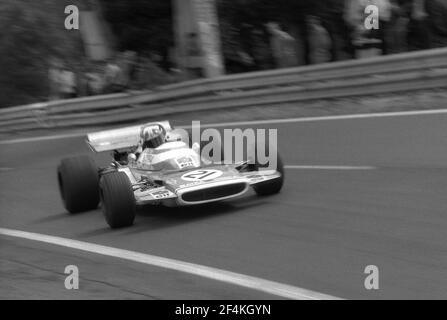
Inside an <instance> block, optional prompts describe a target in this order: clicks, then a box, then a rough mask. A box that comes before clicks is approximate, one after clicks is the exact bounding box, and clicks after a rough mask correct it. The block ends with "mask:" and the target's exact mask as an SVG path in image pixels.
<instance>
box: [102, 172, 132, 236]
mask: <svg viewBox="0 0 447 320" xmlns="http://www.w3.org/2000/svg"><path fill="white" fill-rule="evenodd" d="M100 194H101V200H102V210H103V213H104V217H105V219H106V221H107V223H108V225H109V226H110V227H111V228H123V227H128V226H131V225H132V224H133V222H134V220H135V211H136V204H135V196H134V193H133V190H132V185H131V183H130V181H129V178H128V177H127V175H126V174H125V173H123V172H111V173H108V174H105V175H104V176H102V178H101V182H100Z"/></svg>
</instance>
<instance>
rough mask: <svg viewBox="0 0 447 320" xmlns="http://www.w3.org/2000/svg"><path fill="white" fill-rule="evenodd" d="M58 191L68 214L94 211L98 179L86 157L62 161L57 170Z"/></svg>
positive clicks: (95, 167)
mask: <svg viewBox="0 0 447 320" xmlns="http://www.w3.org/2000/svg"><path fill="white" fill-rule="evenodd" d="M57 178H58V183H59V191H60V194H61V197H62V200H63V202H64V206H65V209H67V211H68V212H70V213H78V212H84V211H89V210H94V209H96V208H97V207H98V204H99V178H98V168H97V166H96V164H95V162H94V161H93V160H92V159H91V158H90V157H88V156H80V157H74V158H67V159H63V160H62V161H61V163H60V165H59V167H58V168H57Z"/></svg>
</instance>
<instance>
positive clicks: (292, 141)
mask: <svg viewBox="0 0 447 320" xmlns="http://www.w3.org/2000/svg"><path fill="white" fill-rule="evenodd" d="M446 124H447V114H431V115H430V114H429V115H413V116H402V117H381V118H362V119H345V120H341V119H339V120H335V121H312V122H297V123H283V124H271V125H269V124H262V125H260V126H258V127H263V128H277V129H278V135H279V150H280V153H281V155H282V157H283V159H284V162H285V163H286V164H287V165H290V166H354V167H355V166H360V167H362V166H371V167H374V168H375V169H372V170H336V169H334V170H322V169H321V168H320V169H318V167H315V169H311V167H309V168H307V169H306V167H290V168H289V169H287V170H286V182H285V185H284V188H283V190H282V192H281V193H280V194H279V195H275V196H271V197H266V198H258V197H256V196H255V195H254V194H253V193H251V194H250V195H248V196H246V197H244V198H242V199H239V200H237V201H232V202H224V203H220V204H214V205H210V206H204V207H200V208H188V209H184V208H180V209H163V208H162V209H155V208H153V207H149V208H146V210H141V211H140V212H139V213H138V215H137V219H136V221H135V225H134V226H133V227H130V228H126V229H120V230H110V229H109V228H108V227H107V225H106V223H105V221H104V219H103V216H102V213H101V211H100V210H96V211H92V212H88V213H84V214H79V215H69V214H68V213H66V212H65V210H64V208H63V206H62V204H61V201H60V199H59V194H58V189H57V183H56V166H57V164H58V162H59V161H60V159H62V158H64V157H67V156H72V155H78V154H89V153H90V152H89V150H88V149H87V147H86V146H85V144H84V142H83V139H82V138H80V137H71V138H64V139H55V140H44V141H33V142H20V143H12V144H2V145H0V210H1V214H0V227H2V228H9V229H17V230H24V231H30V232H35V233H41V234H46V235H54V236H59V237H64V238H69V239H76V240H81V241H86V242H90V243H95V244H101V245H106V246H110V247H114V248H122V249H127V250H132V251H136V252H142V253H148V254H153V255H157V256H161V257H166V258H172V259H178V260H181V261H187V262H191V263H195V264H199V265H204V266H209V267H214V268H219V269H224V270H229V271H233V272H237V273H241V274H246V275H250V276H254V277H259V278H262V279H267V280H271V281H275V282H280V283H284V284H288V285H292V286H296V287H300V288H305V289H309V290H313V291H316V292H320V293H324V294H328V295H331V296H335V297H340V298H347V299H392V298H404V299H428V298H432V299H447V231H446V230H447V217H446V216H447V197H446V192H447V130H446ZM250 127H255V126H250ZM96 160H97V162H98V163H100V164H103V163H105V162H106V161H107V157H105V156H99V157H96ZM300 168H301V169H300ZM70 264H75V265H77V266H78V267H79V270H80V289H79V290H71V291H69V290H66V289H65V288H64V279H65V276H66V275H65V274H64V273H63V271H64V268H65V266H66V265H70ZM367 265H376V266H377V267H378V268H379V271H380V278H379V284H380V287H379V290H366V289H365V287H364V280H365V277H366V274H364V269H365V267H366V266H367ZM0 272H1V274H0V298H7V299H9V298H38V299H46V298H62V299H70V298H98V299H102V298H143V299H275V298H280V297H277V296H274V295H270V294H267V293H263V292H260V291H258V290H251V289H247V288H243V287H240V286H237V285H232V284H228V283H222V282H219V281H214V280H210V279H206V278H201V277H197V276H194V275H190V274H186V273H181V272H176V271H172V270H166V269H163V268H158V267H153V266H148V265H144V264H139V263H136V262H129V261H124V260H120V259H117V258H112V257H105V256H101V255H95V254H92V253H86V252H83V251H78V250H72V249H68V248H64V247H59V246H56V245H49V244H45V243H40V242H35V241H30V240H26V239H18V238H14V237H8V236H0Z"/></svg>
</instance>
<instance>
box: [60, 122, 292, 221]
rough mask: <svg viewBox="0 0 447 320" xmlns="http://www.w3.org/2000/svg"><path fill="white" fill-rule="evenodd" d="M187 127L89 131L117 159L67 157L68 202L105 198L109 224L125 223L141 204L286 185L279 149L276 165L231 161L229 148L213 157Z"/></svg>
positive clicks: (63, 170) (202, 199)
mask: <svg viewBox="0 0 447 320" xmlns="http://www.w3.org/2000/svg"><path fill="white" fill-rule="evenodd" d="M185 132H186V131H185V130H182V129H174V128H172V127H171V125H170V124H169V122H167V121H164V122H156V123H148V124H144V125H141V126H134V127H127V128H122V129H115V130H107V131H102V132H97V133H91V134H88V135H87V140H86V142H87V144H88V146H89V147H90V148H91V149H92V150H93V151H95V152H105V151H110V152H112V156H113V161H112V163H111V164H110V165H109V166H107V167H102V168H99V167H97V166H96V164H95V162H94V161H93V159H91V158H90V157H88V156H78V157H73V158H67V159H63V160H62V161H61V163H60V165H59V166H58V169H57V177H58V184H59V190H60V194H61V197H62V200H63V203H64V206H65V208H66V209H67V211H69V212H70V213H78V212H83V211H89V210H94V209H96V208H97V207H98V205H99V203H100V202H101V203H102V205H101V206H102V210H103V213H104V215H105V219H106V221H107V223H108V224H109V226H110V227H111V228H120V227H126V226H130V225H132V224H133V222H134V219H135V212H136V206H140V205H146V204H154V205H165V206H170V207H172V206H190V205H198V204H203V203H209V202H216V201H221V200H227V199H231V198H235V197H239V196H241V195H243V194H245V193H246V192H247V190H248V189H249V187H253V189H254V191H255V192H256V193H257V194H258V195H262V196H264V195H271V194H275V193H278V192H279V191H280V190H281V188H282V186H283V181H284V169H283V164H282V162H281V159H280V157H279V155H277V158H276V159H277V160H276V166H275V169H274V170H272V169H271V168H270V167H268V164H265V163H264V164H260V162H259V161H258V160H257V159H254V160H253V161H251V160H250V161H249V160H243V161H239V162H237V163H231V164H226V163H227V161H224V155H223V152H221V155H220V156H219V155H218V156H219V160H220V161H212V160H211V157H210V156H209V155H208V156H203V155H201V153H200V149H201V145H200V144H202V143H197V142H196V143H194V144H193V143H191V141H190V140H191V132H186V134H185ZM187 140H188V141H187ZM220 143H221V142H220ZM273 149H274V148H273V147H270V150H269V152H270V153H272V152H275V153H276V149H275V150H273Z"/></svg>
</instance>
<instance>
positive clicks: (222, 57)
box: [0, 0, 447, 107]
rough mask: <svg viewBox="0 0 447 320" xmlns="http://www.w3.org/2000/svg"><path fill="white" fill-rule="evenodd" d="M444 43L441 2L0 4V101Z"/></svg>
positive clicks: (85, 0)
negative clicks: (371, 15) (369, 24)
mask: <svg viewBox="0 0 447 320" xmlns="http://www.w3.org/2000/svg"><path fill="white" fill-rule="evenodd" d="M368 4H374V5H377V7H378V8H379V26H380V27H379V29H377V30H374V29H373V30H368V29H366V28H365V27H364V21H365V19H366V18H367V16H368V14H365V12H364V8H365V7H366V6H367V5H368ZM68 5H75V6H77V7H78V8H79V11H80V16H79V17H80V29H79V30H67V29H66V28H65V27H64V22H65V20H66V18H67V14H66V13H65V12H64V11H65V8H66V6H68ZM443 46H447V1H446V0H171V1H167V0H133V1H128V0H40V1H33V0H0V57H1V59H0V71H1V72H0V107H7V106H15V105H23V104H29V103H34V102H41V101H46V100H56V99H64V98H73V97H84V96H92V95H97V94H107V93H116V92H123V91H138V90H147V89H152V88H155V87H157V86H160V85H164V84H169V83H176V82H180V81H185V80H191V79H197V78H202V77H215V76H220V75H223V74H234V73H241V72H250V71H259V70H269V69H276V68H285V67H294V66H301V65H309V64H318V63H326V62H332V61H340V60H347V59H361V58H365V57H371V56H378V55H387V54H394V53H401V52H407V51H414V50H423V49H430V48H437V47H443Z"/></svg>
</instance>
